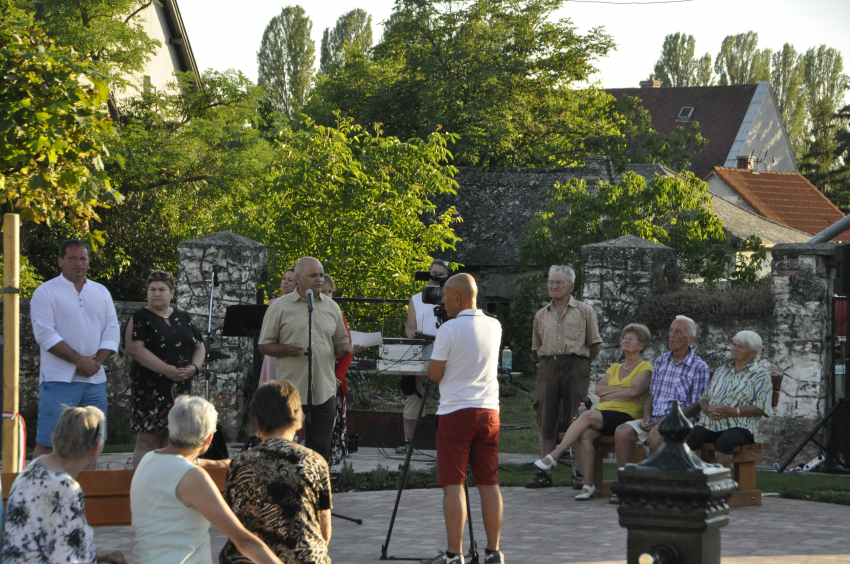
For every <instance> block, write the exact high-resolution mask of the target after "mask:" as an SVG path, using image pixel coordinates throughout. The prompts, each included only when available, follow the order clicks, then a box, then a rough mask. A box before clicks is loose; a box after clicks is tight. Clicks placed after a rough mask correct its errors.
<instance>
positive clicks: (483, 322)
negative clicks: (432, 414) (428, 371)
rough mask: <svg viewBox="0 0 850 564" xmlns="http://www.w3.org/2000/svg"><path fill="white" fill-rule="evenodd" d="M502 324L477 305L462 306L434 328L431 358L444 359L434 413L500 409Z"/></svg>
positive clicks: (443, 413)
mask: <svg viewBox="0 0 850 564" xmlns="http://www.w3.org/2000/svg"><path fill="white" fill-rule="evenodd" d="M501 341H502V325H501V324H500V323H499V321H498V320H496V319H494V318H492V317H489V316H487V315H484V312H483V311H481V310H480V309H465V310H463V311H461V312H460V313H459V314H458V315H457V317H455V318H454V319H452V320H450V321H448V322H446V323H443V324H442V325H441V326H440V328H439V329H438V330H437V337H436V338H435V339H434V349H433V351H432V352H431V360H441V361H445V362H446V368H445V372H444V373H443V379H442V380H440V407H439V408H438V409H437V415H445V414H447V413H452V412H454V411H458V410H460V409H467V408H478V409H495V410H496V411H498V410H499V381H498V370H499V345H500V343H501Z"/></svg>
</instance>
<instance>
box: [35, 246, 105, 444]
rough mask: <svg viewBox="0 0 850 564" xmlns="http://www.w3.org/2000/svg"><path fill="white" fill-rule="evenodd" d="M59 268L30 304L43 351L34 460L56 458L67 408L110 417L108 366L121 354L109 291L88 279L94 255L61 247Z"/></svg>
mask: <svg viewBox="0 0 850 564" xmlns="http://www.w3.org/2000/svg"><path fill="white" fill-rule="evenodd" d="M59 268H60V269H61V271H62V273H61V274H60V275H59V276H57V277H56V278H54V279H52V280H48V281H47V282H45V283H44V284H42V285H41V286H39V287H38V288H36V290H35V292H34V293H33V295H32V299H31V300H30V315H31V317H32V331H33V334H34V336H35V341H36V342H37V343H38V345H39V347H40V349H41V355H40V363H39V364H40V365H39V373H38V382H39V389H38V426H37V432H36V445H35V450H34V451H33V455H32V457H33V459H35V458H38V457H39V456H41V455H42V454H49V453H51V452H53V446H52V441H51V438H50V436H51V435H52V434H53V429H54V427H56V422H57V421H58V420H59V416H60V415H61V414H62V411H63V410H64V409H65V408H66V407H87V406H90V405H93V406H96V407H97V408H99V409H100V410H101V411H102V412H103V413H104V415H105V414H106V408H107V402H106V372H105V371H104V370H103V363H104V361H105V360H106V359H107V358H109V357H112V356H115V355H116V354H118V343H119V342H120V339H121V334H120V329H119V327H118V316H117V315H116V313H115V304H113V303H112V296H110V295H109V290H107V289H106V288H105V287H103V286H102V285H100V284H98V283H97V282H92V281H91V280H88V279H86V271H87V270H88V268H89V251H88V249H87V248H86V246H85V244H84V243H83V242H82V241H79V240H77V239H70V240H68V241H65V242H63V243H62V244H61V245H60V246H59ZM104 425H106V423H105V421H104ZM105 433H106V431H105V430H104V436H105Z"/></svg>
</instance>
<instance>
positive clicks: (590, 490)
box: [576, 486, 600, 501]
mask: <svg viewBox="0 0 850 564" xmlns="http://www.w3.org/2000/svg"><path fill="white" fill-rule="evenodd" d="M599 495H600V494H599V492H598V491H596V486H584V487H583V488H581V493H580V494H578V495H577V496H576V501H587V500H588V499H591V498H594V497H599Z"/></svg>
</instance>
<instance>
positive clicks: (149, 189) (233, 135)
mask: <svg viewBox="0 0 850 564" xmlns="http://www.w3.org/2000/svg"><path fill="white" fill-rule="evenodd" d="M192 78H193V77H192V76H190V75H180V76H178V81H179V82H178V84H177V85H175V87H174V88H172V89H167V90H165V91H162V92H155V93H151V94H145V95H143V96H140V97H137V98H132V99H127V100H125V101H124V103H123V105H122V106H121V108H120V110H121V112H120V113H121V116H122V121H121V123H120V131H119V134H118V135H116V136H115V137H114V138H113V139H112V141H111V144H112V147H113V156H114V158H113V159H112V160H111V161H110V162H109V163H108V166H107V172H108V174H109V175H110V176H111V177H112V180H113V182H114V184H115V185H116V186H117V187H118V188H119V189H120V190H121V192H122V193H123V195H124V204H123V205H121V206H119V207H116V208H114V209H111V210H107V211H106V212H104V213H102V214H101V215H102V217H101V221H100V224H99V225H98V228H99V229H101V230H102V231H103V233H104V237H105V240H103V241H101V244H100V245H99V246H98V248H97V249H95V250H94V252H93V254H92V262H91V268H90V270H89V272H90V274H91V277H92V278H94V279H96V280H98V281H99V282H101V283H103V284H105V285H106V286H107V287H108V288H109V289H110V290H111V291H112V292H113V294H114V295H115V297H116V298H117V299H124V300H143V299H144V298H145V293H144V281H145V279H146V278H147V275H148V274H149V273H150V271H151V270H155V269H165V270H169V271H171V272H172V273H174V274H176V273H177V244H178V243H179V242H180V241H181V240H185V239H191V238H194V237H197V236H200V235H205V234H208V233H213V232H215V231H217V230H218V226H219V225H220V224H221V221H222V219H221V218H222V217H227V216H228V215H229V214H230V208H231V206H235V205H239V202H240V201H242V200H245V199H250V198H251V195H252V194H253V193H254V192H253V191H254V189H255V187H256V186H257V185H258V184H260V183H262V182H263V181H264V180H265V179H266V178H267V177H266V175H265V171H266V169H267V168H268V166H269V165H270V164H271V162H272V158H273V150H272V146H271V145H270V143H269V142H268V141H266V140H265V139H263V138H262V136H261V132H260V131H258V129H257V128H254V127H247V126H246V124H248V123H253V122H255V121H256V120H257V119H258V115H259V112H258V108H259V106H260V105H261V101H262V97H263V93H262V91H260V90H259V89H258V88H257V87H256V86H254V85H253V84H251V82H250V81H248V80H247V79H246V78H245V77H244V76H242V75H241V74H239V73H236V72H233V71H230V72H227V73H218V72H214V71H208V72H207V73H205V74H204V76H203V83H204V88H203V89H196V88H192V87H191V86H190V84H189V81H191V80H192ZM24 232H25V236H24V237H23V245H24V249H25V252H26V253H27V254H28V255H29V256H31V257H49V260H44V261H43V262H42V263H40V264H38V265H37V266H38V270H39V271H40V272H41V273H42V274H43V275H45V276H48V275H50V276H52V275H53V273H54V272H55V269H56V264H55V258H53V257H55V256H56V247H57V245H58V244H59V243H60V242H61V241H62V240H63V239H66V238H69V237H75V236H78V235H79V233H78V232H77V231H75V230H74V229H73V228H72V227H71V226H68V225H67V224H66V223H64V222H59V223H57V224H54V226H53V228H52V229H42V228H39V227H36V226H32V225H29V226H26V225H25V226H24Z"/></svg>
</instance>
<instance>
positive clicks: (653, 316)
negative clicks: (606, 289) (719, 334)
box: [634, 284, 774, 329]
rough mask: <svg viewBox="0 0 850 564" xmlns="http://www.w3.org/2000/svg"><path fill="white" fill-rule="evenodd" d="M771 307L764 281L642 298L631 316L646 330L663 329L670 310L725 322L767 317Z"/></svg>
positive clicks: (770, 313)
mask: <svg viewBox="0 0 850 564" xmlns="http://www.w3.org/2000/svg"><path fill="white" fill-rule="evenodd" d="M773 308H774V299H773V292H771V289H770V286H769V285H768V284H763V285H761V286H759V287H757V288H737V289H732V290H726V291H717V290H705V289H699V288H691V289H687V290H683V291H681V292H673V293H670V294H661V295H658V296H653V297H651V298H649V299H647V300H645V301H644V302H643V303H642V304H640V306H639V307H638V309H637V311H636V312H635V315H634V319H636V320H639V321H640V322H641V323H644V324H646V325H647V326H648V327H649V328H650V329H666V328H667V327H668V325H669V324H670V312H671V311H675V312H677V313H678V314H679V315H685V316H687V317H690V318H692V319H699V320H700V322H701V323H727V322H730V321H737V320H741V319H761V318H765V317H770V316H772V315H773Z"/></svg>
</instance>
